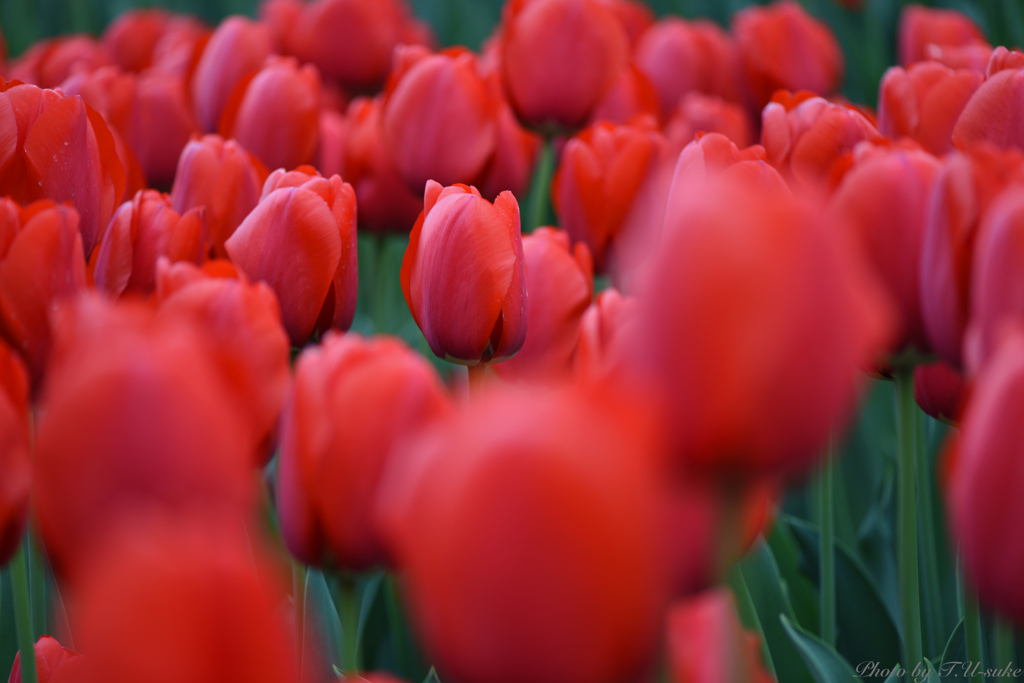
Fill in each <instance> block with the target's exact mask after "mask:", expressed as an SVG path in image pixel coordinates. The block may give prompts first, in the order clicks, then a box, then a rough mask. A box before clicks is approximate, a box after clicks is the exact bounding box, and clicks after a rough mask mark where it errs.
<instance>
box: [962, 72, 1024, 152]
mask: <svg viewBox="0 0 1024 683" xmlns="http://www.w3.org/2000/svg"><path fill="white" fill-rule="evenodd" d="M1022 97H1024V69H1007V70H1004V71H998V72H996V73H995V74H993V75H992V76H991V77H989V78H988V79H987V80H986V81H985V82H984V83H982V84H981V86H980V87H979V88H978V89H977V91H976V92H975V93H974V96H973V97H971V99H970V100H969V101H968V102H967V105H966V106H965V107H964V109H963V112H962V113H961V114H960V118H959V119H958V120H957V122H956V127H955V128H954V129H953V144H954V145H956V146H957V147H959V148H961V149H963V148H964V147H968V146H970V145H973V144H976V143H979V142H987V143H990V144H992V145H995V146H996V147H1001V148H1004V149H1005V148H1007V147H1016V148H1018V149H1024V123H1022V122H1021V119H1020V117H1019V116H1017V114H1016V112H1017V106H1018V105H1017V103H1018V102H1020V101H1021V98H1022Z"/></svg>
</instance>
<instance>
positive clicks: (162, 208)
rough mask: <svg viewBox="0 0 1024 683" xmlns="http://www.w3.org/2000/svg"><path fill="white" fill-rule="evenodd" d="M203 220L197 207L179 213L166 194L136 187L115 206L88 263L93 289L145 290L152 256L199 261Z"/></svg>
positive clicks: (152, 280) (149, 288)
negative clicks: (136, 191) (112, 214)
mask: <svg viewBox="0 0 1024 683" xmlns="http://www.w3.org/2000/svg"><path fill="white" fill-rule="evenodd" d="M204 223H205V220H204V210H203V209H201V208H196V209H192V210H191V211H189V212H188V213H186V214H184V215H180V216H179V215H178V213H177V212H176V211H175V210H174V209H172V208H171V198H170V197H168V196H167V195H165V194H161V193H159V192H157V191H156V190H143V191H140V192H139V193H138V194H136V195H135V198H134V199H132V201H131V202H128V203H126V204H122V205H121V208H120V209H118V210H117V213H115V214H114V218H113V220H111V221H110V226H109V227H108V228H107V232H106V234H105V235H104V236H103V240H102V241H101V242H100V243H99V245H98V246H97V247H96V252H95V255H94V256H93V258H92V265H93V268H94V269H95V270H94V278H95V280H96V286H97V288H98V289H99V290H100V291H102V292H105V293H106V294H109V295H110V296H114V297H117V296H120V295H122V294H125V293H135V294H151V293H152V292H153V290H154V289H155V288H156V262H157V260H158V259H160V258H167V259H169V260H170V261H171V262H175V261H191V262H192V263H197V264H198V263H201V262H202V260H203V251H204V250H203V247H204V244H205V235H204V232H205V225H204Z"/></svg>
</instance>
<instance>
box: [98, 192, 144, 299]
mask: <svg viewBox="0 0 1024 683" xmlns="http://www.w3.org/2000/svg"><path fill="white" fill-rule="evenodd" d="M136 225H137V217H136V211H135V202H128V203H126V204H122V205H121V207H120V208H119V209H118V210H117V213H115V214H114V218H113V219H112V220H111V221H110V225H108V226H107V232H106V234H105V235H104V236H103V241H102V242H100V245H99V252H98V254H97V255H96V259H95V264H94V271H93V272H94V274H93V279H94V280H95V281H96V288H97V289H99V290H100V291H101V292H104V293H105V294H108V295H109V296H112V297H118V296H120V295H121V293H122V292H124V290H125V289H126V288H127V287H128V281H129V280H130V279H131V276H132V266H133V265H134V263H135V257H134V250H135V231H136Z"/></svg>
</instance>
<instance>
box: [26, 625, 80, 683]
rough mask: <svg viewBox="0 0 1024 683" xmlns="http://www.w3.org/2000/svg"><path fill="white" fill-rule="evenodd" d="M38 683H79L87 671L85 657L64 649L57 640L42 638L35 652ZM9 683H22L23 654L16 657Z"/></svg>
mask: <svg viewBox="0 0 1024 683" xmlns="http://www.w3.org/2000/svg"><path fill="white" fill-rule="evenodd" d="M33 653H34V655H35V660H36V681H37V683H79V682H80V681H81V680H82V674H83V672H84V671H85V667H84V659H85V658H84V657H82V655H80V654H78V653H77V652H75V651H74V650H69V649H68V648H66V647H62V646H61V644H60V643H58V642H57V640H56V639H54V638H51V637H50V636H42V637H40V638H39V640H37V641H36V644H35V648H34V650H33ZM7 683H21V653H20V652H19V653H17V654H15V655H14V668H12V669H11V677H10V678H9V679H7Z"/></svg>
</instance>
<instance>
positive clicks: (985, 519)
mask: <svg viewBox="0 0 1024 683" xmlns="http://www.w3.org/2000/svg"><path fill="white" fill-rule="evenodd" d="M1022 410H1024V336H1022V333H1021V332H1020V330H1016V331H1015V333H1014V334H1012V335H1011V336H1009V337H1007V338H1005V339H1004V340H1003V343H1002V344H1001V345H1000V347H999V349H998V350H997V351H996V352H995V354H994V355H993V356H992V358H991V359H990V361H989V362H988V364H987V365H986V366H985V368H984V369H983V370H982V372H981V373H980V374H979V375H978V378H977V380H976V382H975V383H974V385H973V388H972V391H971V400H970V402H969V403H968V405H967V407H966V409H965V411H964V415H963V420H962V422H961V423H960V434H959V438H958V439H957V440H956V441H955V442H954V443H953V444H952V448H951V449H950V450H951V451H952V452H951V453H950V455H949V456H948V457H950V458H951V471H950V476H949V478H948V482H949V483H948V491H947V493H948V501H949V517H950V527H951V531H952V534H953V538H954V542H955V543H956V545H957V547H959V548H960V556H961V557H962V558H963V563H964V573H965V575H966V577H967V580H968V583H969V584H970V585H971V586H972V587H973V588H974V590H975V591H976V592H977V595H978V599H979V600H980V601H981V603H982V605H984V606H985V607H987V608H988V609H990V610H993V611H995V612H998V613H999V614H1002V615H1004V616H1006V617H1009V618H1010V619H1012V620H1013V621H1014V622H1016V623H1017V624H1018V625H1024V585H1022V584H1021V582H1020V580H1019V577H1020V575H1021V572H1022V571H1024V556H1022V554H1021V552H1020V549H1019V546H1017V545H1015V544H1012V543H1007V542H1006V539H1008V538H1013V533H1014V529H1016V528H1018V527H1017V520H1019V519H1021V516H1022V515H1024V507H1022V503H1024V498H1021V497H1019V496H1015V495H1013V491H1015V490H1017V489H1018V488H1019V487H1020V486H1022V485H1024V477H1022V474H1024V471H1022V470H1021V468H1020V467H1019V464H1020V462H1021V458H1022V457H1024V451H1022V448H1021V447H1022V445H1024V438H1022V433H1021V427H1022V426H1024V423H1022V422H1021V420H1020V415H1021V411H1022Z"/></svg>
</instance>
